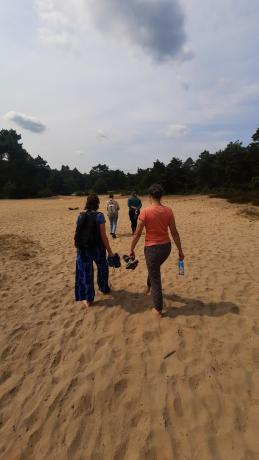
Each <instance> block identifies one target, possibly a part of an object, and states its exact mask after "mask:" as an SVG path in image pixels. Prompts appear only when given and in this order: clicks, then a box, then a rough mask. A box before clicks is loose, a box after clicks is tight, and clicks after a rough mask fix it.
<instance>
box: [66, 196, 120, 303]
mask: <svg viewBox="0 0 259 460" xmlns="http://www.w3.org/2000/svg"><path fill="white" fill-rule="evenodd" d="M99 204H100V200H99V197H98V196H97V195H95V194H91V195H89V196H88V197H87V201H86V205H85V210H84V212H81V213H80V214H79V216H78V219H77V223H76V232H75V246H76V248H77V256H76V278H75V299H76V300H77V301H83V302H84V304H85V305H86V306H87V307H89V306H90V305H91V304H92V302H93V301H94V297H95V290H94V266H93V262H95V264H96V266H97V283H98V287H99V289H100V291H101V292H102V293H103V294H108V293H109V292H110V286H109V268H108V263H107V258H106V251H107V253H108V255H109V256H112V255H113V252H112V250H111V247H110V244H109V241H108V237H107V234H106V229H105V217H104V215H103V213H102V212H98V208H99Z"/></svg>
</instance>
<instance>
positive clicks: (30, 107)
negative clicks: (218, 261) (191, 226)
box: [0, 0, 259, 171]
mask: <svg viewBox="0 0 259 460" xmlns="http://www.w3.org/2000/svg"><path fill="white" fill-rule="evenodd" d="M258 23H259V3H258V1H257V0H249V2H247V4H246V3H245V2H244V1H243V0H235V1H234V0H224V1H223V0H217V2H215V1H212V0H182V1H180V0H142V2H139V0H62V1H61V0H23V1H22V2H21V1H20V0H11V1H10V2H4V1H2V2H0V52H1V57H2V65H1V70H0V128H8V129H9V128H14V129H16V130H17V131H18V132H20V133H21V134H22V138H23V143H24V146H25V148H26V149H27V150H28V151H29V153H31V154H32V155H33V156H36V155H41V156H43V157H44V158H45V159H46V160H47V161H48V162H49V164H50V165H51V166H52V167H60V166H61V164H68V165H69V166H71V167H77V168H78V169H80V170H81V171H89V169H90V168H91V167H92V166H93V165H96V164H97V163H106V164H108V165H109V166H110V167H114V168H121V169H124V170H133V171H134V170H136V169H137V168H138V167H147V166H150V165H152V162H153V161H154V160H156V158H159V159H160V160H161V161H164V162H168V161H170V159H171V157H172V156H177V157H179V158H182V159H185V158H187V157H188V156H192V157H193V158H197V156H198V155H199V153H200V152H201V151H202V150H204V149H205V148H206V149H209V150H211V151H212V152H213V151H215V150H216V149H219V148H221V147H224V146H225V145H226V144H227V143H228V142H229V141H231V140H233V141H234V140H237V139H239V140H242V141H243V142H244V143H248V142H250V137H251V135H252V134H253V133H254V132H255V130H256V129H257V127H258V126H259V60H258V55H259V39H258V38H259V33H258Z"/></svg>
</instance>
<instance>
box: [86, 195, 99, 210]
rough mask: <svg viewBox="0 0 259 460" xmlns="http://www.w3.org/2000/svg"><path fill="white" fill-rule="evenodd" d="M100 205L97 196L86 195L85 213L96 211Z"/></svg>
mask: <svg viewBox="0 0 259 460" xmlns="http://www.w3.org/2000/svg"><path fill="white" fill-rule="evenodd" d="M99 205H100V200H99V197H98V195H96V193H91V194H90V195H88V197H87V200H86V204H85V209H86V210H87V211H97V209H98V208H99Z"/></svg>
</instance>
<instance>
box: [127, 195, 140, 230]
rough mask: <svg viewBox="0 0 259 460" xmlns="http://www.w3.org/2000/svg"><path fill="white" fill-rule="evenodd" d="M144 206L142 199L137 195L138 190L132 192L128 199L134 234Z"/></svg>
mask: <svg viewBox="0 0 259 460" xmlns="http://www.w3.org/2000/svg"><path fill="white" fill-rule="evenodd" d="M141 207H142V203H141V200H140V199H139V198H138V197H137V192H132V194H131V196H130V197H129V199H128V208H129V218H130V222H131V229H132V234H133V235H134V233H135V230H136V228H137V222H138V216H139V213H140V208H141Z"/></svg>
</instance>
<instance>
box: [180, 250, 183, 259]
mask: <svg viewBox="0 0 259 460" xmlns="http://www.w3.org/2000/svg"><path fill="white" fill-rule="evenodd" d="M179 259H180V260H183V259H184V253H183V251H182V250H181V251H179Z"/></svg>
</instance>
